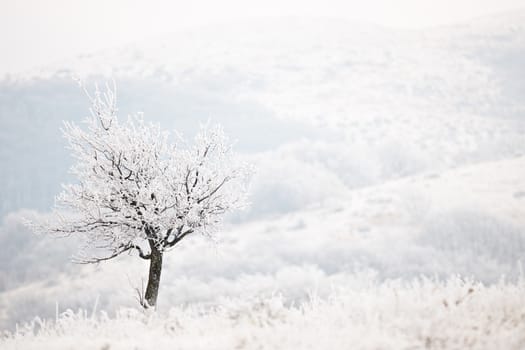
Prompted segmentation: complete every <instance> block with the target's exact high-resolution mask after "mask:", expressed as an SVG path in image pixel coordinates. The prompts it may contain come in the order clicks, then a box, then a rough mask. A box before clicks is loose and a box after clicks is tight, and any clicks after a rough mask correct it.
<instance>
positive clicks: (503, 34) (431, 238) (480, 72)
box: [0, 11, 525, 349]
mask: <svg viewBox="0 0 525 350" xmlns="http://www.w3.org/2000/svg"><path fill="white" fill-rule="evenodd" d="M524 18H525V14H524V13H523V12H519V11H517V12H515V13H512V14H507V15H501V16H495V17H491V18H486V19H483V20H478V21H473V22H470V23H465V24H464V25H459V26H454V27H445V28H433V29H428V30H423V31H416V32H413V31H394V30H388V29H384V28H379V27H372V26H366V25H355V24H353V23H350V22H344V21H328V20H312V21H308V22H301V21H296V22H293V23H291V24H290V23H285V22H283V21H279V20H276V21H274V22H270V23H269V22H254V23H251V24H249V25H246V24H243V25H242V26H240V25H232V26H230V27H220V28H218V27H212V28H204V29H202V31H200V32H192V33H183V34H173V35H168V36H166V37H163V38H159V39H155V40H149V41H148V42H144V43H136V44H133V45H129V46H128V47H125V48H117V49H112V50H106V51H104V52H99V53H95V54H93V55H89V56H84V57H80V58H77V59H75V60H70V61H66V62H62V63H60V64H57V66H55V67H47V68H45V69H42V70H41V71H38V72H28V73H27V75H26V76H20V77H16V78H11V79H12V80H10V81H5V82H3V83H2V84H1V90H0V91H1V92H2V94H0V101H2V102H3V103H2V104H0V105H2V108H3V109H2V110H0V116H1V118H0V122H1V123H2V126H3V128H2V129H3V130H5V131H4V132H3V134H0V135H1V136H2V142H3V143H4V142H5V144H6V145H13V147H20V148H22V149H28V150H29V151H27V152H26V153H25V154H27V155H26V156H25V157H27V159H26V158H24V159H22V160H21V161H20V163H17V162H18V160H13V159H12V156H11V153H9V152H8V151H4V150H2V152H4V153H5V154H4V153H0V155H1V158H0V164H11V165H12V166H11V167H8V168H6V170H5V172H2V173H0V176H3V177H2V181H1V182H0V183H1V184H2V185H1V186H4V187H3V188H2V187H0V188H1V191H2V193H3V194H5V195H3V196H4V197H5V198H8V200H7V201H6V202H5V203H3V204H2V205H3V207H2V209H3V213H8V212H10V213H9V214H7V215H6V216H5V217H4V221H3V223H2V225H1V226H0V244H1V245H2V247H7V248H6V249H3V251H2V254H0V263H2V266H5V268H1V269H0V328H1V329H7V330H10V331H14V332H15V333H12V334H11V335H9V336H7V335H6V336H4V337H2V338H1V339H0V347H1V348H6V349H9V348H17V349H26V348H34V347H37V346H38V347H39V348H40V347H44V348H46V347H49V348H57V349H60V348H70V347H75V348H79V349H81V348H82V347H85V348H101V349H103V348H110V349H120V348H122V349H126V348H130V347H136V348H139V349H140V348H150V347H151V344H152V342H155V345H156V346H158V347H159V349H163V348H168V347H169V348H173V347H179V348H182V349H184V348H192V349H195V348H197V349H198V348H217V349H222V348H228V349H231V348H235V347H238V348H243V347H244V348H257V347H261V348H316V349H319V348H363V349H377V348H387V349H410V348H414V349H419V348H437V349H440V348H442V349H463V348H473V349H495V348H505V349H520V348H523V347H524V346H525V340H524V338H523V334H524V332H523V331H524V329H523V325H524V324H525V320H524V316H523V315H524V314H525V310H524V309H523V305H525V303H524V302H523V295H524V294H523V288H524V285H523V274H522V264H523V261H524V258H525V235H524V232H525V231H524V229H525V206H524V205H523V201H525V196H524V193H525V176H523V175H524V174H525V156H524V155H525V138H524V136H525V120H524V119H523V116H524V114H523V113H524V112H525V104H524V103H523V101H525V99H524V98H525V88H524V87H525V85H523V80H522V79H521V76H522V75H521V71H522V62H524V59H525V54H524V52H525V51H524V49H523V48H524V46H523V43H524V38H525V28H524V26H523V23H525V22H524V20H523V19H524ZM71 73H76V74H79V75H81V76H84V77H86V78H87V80H88V81H92V80H95V79H101V76H109V75H113V76H115V77H116V79H117V83H118V84H119V104H120V105H121V106H122V111H121V113H122V114H123V115H125V114H126V113H131V112H136V111H144V115H145V118H146V119H147V120H151V121H154V122H160V123H161V126H162V127H163V129H164V128H165V129H168V130H169V129H170V128H175V129H177V130H180V131H182V132H184V133H185V134H187V135H190V136H191V135H193V134H194V132H195V130H196V126H197V125H198V124H199V122H203V121H206V120H208V119H212V121H213V122H218V123H221V124H223V125H224V129H225V132H226V133H227V134H229V135H230V136H232V138H234V139H237V140H238V142H237V143H236V145H235V146H236V149H238V150H240V151H241V152H242V154H243V157H244V158H246V159H247V160H249V161H250V162H255V163H256V164H257V168H258V172H257V174H256V175H255V177H254V181H253V183H252V186H251V190H252V191H251V192H252V195H251V197H250V201H251V202H252V205H251V207H250V209H248V210H246V211H244V212H241V213H237V214H232V215H231V216H230V217H229V218H228V220H227V223H226V225H225V227H224V228H223V229H222V232H220V235H218V236H217V237H218V239H219V242H218V243H217V244H216V245H215V244H210V242H207V241H206V240H204V239H201V238H197V237H196V238H192V239H190V240H187V241H185V242H182V243H181V245H180V246H178V247H177V249H175V250H174V251H172V252H170V254H168V256H167V257H166V260H165V263H166V266H165V269H164V271H163V276H162V282H161V287H160V294H159V303H158V305H159V312H158V313H157V314H155V315H143V314H142V313H141V312H139V311H137V309H136V306H137V301H136V300H135V291H134V288H137V287H138V288H140V286H141V284H142V283H143V281H142V280H141V279H142V278H143V277H144V276H146V268H147V267H146V266H145V265H144V264H143V263H142V261H140V260H139V259H137V258H136V257H133V256H122V257H121V258H119V259H118V260H116V261H113V262H110V263H107V264H102V265H98V266H85V267H80V266H74V265H73V266H72V265H70V264H68V258H69V256H70V255H71V254H73V253H74V252H75V248H74V243H75V242H71V241H68V240H61V241H52V240H49V239H48V240H45V239H41V238H40V237H33V236H31V235H29V233H28V232H27V228H25V227H23V226H22V225H21V223H22V219H21V218H22V217H28V216H31V215H37V216H40V215H41V216H46V215H47V214H45V211H46V210H47V208H48V207H49V205H50V201H51V198H52V195H53V194H56V193H57V192H58V190H57V188H58V183H59V182H60V181H63V182H65V180H67V176H66V175H65V169H67V167H68V166H69V161H68V158H67V157H66V156H65V155H64V153H60V152H62V151H61V150H62V147H63V145H61V144H59V143H58V141H55V140H56V139H58V137H59V136H58V135H55V134H54V130H55V129H57V130H58V127H59V126H60V124H59V121H60V119H71V118H75V116H77V115H78V117H79V118H80V117H81V116H83V115H85V110H86V106H84V105H82V103H81V102H79V101H82V96H81V93H79V92H77V91H75V90H74V89H75V87H74V86H73V84H71V83H70V81H69V80H64V77H67V78H68V79H69V74H71ZM15 97H16V98H15ZM8 116H10V117H9V118H8ZM148 118H151V119H148ZM19 130H28V134H29V136H30V137H27V136H24V137H26V138H28V139H29V140H30V141H23V140H22V141H16V137H17V136H18V135H19V134H20V131H19ZM48 130H50V131H48ZM20 139H22V138H20ZM15 145H16V146H15ZM18 145H19V146H18ZM24 147H26V148H24ZM31 147H33V148H31ZM8 149H9V148H6V150H8ZM42 150H45V152H44V151H42ZM53 150H60V151H53ZM46 152H47V153H50V154H46ZM54 152H56V153H54ZM51 155H52V156H51ZM26 160H28V161H26ZM50 164H51V165H52V166H51V165H50ZM35 172H38V173H39V174H41V175H40V176H39V177H38V179H35V180H34V181H33V182H29V180H28V178H27V176H29V175H27V174H31V173H35ZM26 183H31V184H32V185H31V186H26V185H25V184H26ZM46 191H47V192H46ZM24 207H27V208H31V209H34V210H38V211H39V212H38V213H37V212H34V211H33V212H32V211H28V210H22V211H20V212H16V211H15V210H18V209H21V208H24ZM12 237H17V238H16V241H15V240H13V239H12ZM470 290H472V292H469V291H470ZM57 303H58V310H59V313H61V312H63V311H64V312H65V313H64V314H62V315H61V316H59V318H58V322H57V323H56V324H54V323H53V320H54V319H55V317H56V316H55V313H56V306H57ZM94 304H97V308H96V310H103V311H104V312H107V316H105V314H104V313H102V312H101V311H95V312H94V316H93V317H92V316H91V312H92V310H93V308H94V307H93V305H94ZM130 308H131V309H130ZM67 309H72V310H78V309H81V310H89V311H79V312H78V313H77V312H76V311H75V312H71V311H67V312H66V310H67ZM36 315H39V317H41V319H43V320H44V319H45V320H46V321H42V322H34V323H33V324H32V325H31V326H29V329H25V328H24V326H22V324H23V323H24V322H27V321H31V320H32V319H33V318H34V317H35V316H36ZM15 323H18V324H19V326H18V329H19V331H18V333H17V332H16V331H15ZM157 344H158V345H157Z"/></svg>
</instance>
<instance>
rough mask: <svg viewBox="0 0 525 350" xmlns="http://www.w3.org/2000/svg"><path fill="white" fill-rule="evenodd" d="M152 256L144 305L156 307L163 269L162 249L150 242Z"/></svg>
mask: <svg viewBox="0 0 525 350" xmlns="http://www.w3.org/2000/svg"><path fill="white" fill-rule="evenodd" d="M150 246H151V256H150V265H149V275H148V286H147V287H146V294H145V296H144V305H143V306H144V307H145V308H149V307H155V306H156V305H157V296H158V295H159V285H160V273H161V271H162V251H160V250H159V249H158V248H157V247H155V245H154V244H152V243H150Z"/></svg>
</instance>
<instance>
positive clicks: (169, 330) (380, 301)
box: [2, 277, 525, 350]
mask: <svg viewBox="0 0 525 350" xmlns="http://www.w3.org/2000/svg"><path fill="white" fill-rule="evenodd" d="M523 293H525V286H524V285H523V281H522V282H520V283H519V284H517V285H505V284H497V285H493V286H490V287H487V286H484V285H482V284H478V283H473V282H469V281H462V280H460V279H457V278H456V279H451V280H449V281H447V282H446V283H435V282H431V281H429V280H425V279H422V280H418V281H414V282H412V283H406V282H405V283H402V282H400V281H393V282H388V283H382V284H378V283H374V282H372V281H371V280H370V279H369V278H368V277H363V279H362V280H358V279H355V280H353V281H352V287H350V288H348V287H347V288H339V289H338V290H337V291H335V292H333V293H332V294H331V297H330V298H329V299H325V298H323V299H319V298H317V297H315V296H313V297H312V298H311V299H310V300H309V301H307V302H304V303H301V304H298V305H292V306H286V305H285V304H284V302H283V300H282V298H280V297H278V296H274V297H272V298H266V299H259V300H249V301H248V300H240V301H239V300H235V299H233V300H232V299H230V300H223V302H222V303H221V305H220V306H217V307H213V308H204V307H195V306H189V307H186V308H180V307H179V308H174V309H172V310H171V311H170V313H169V315H166V316H159V315H146V314H144V313H142V312H140V311H137V310H136V309H122V310H120V311H119V312H118V313H117V315H116V316H115V317H111V318H110V317H108V316H107V314H105V313H99V312H97V311H96V310H93V311H90V312H82V311H79V312H73V311H68V312H64V313H62V314H60V315H57V317H56V319H55V322H50V321H47V322H46V321H43V320H40V319H36V320H35V321H33V323H31V324H28V325H27V326H26V327H23V328H19V329H18V330H17V332H16V333H14V334H10V335H9V336H7V337H5V338H4V340H3V341H2V349H5V350H9V349H36V348H39V349H57V350H58V349H79V350H83V349H123V350H124V349H130V348H133V349H151V347H152V346H154V347H155V348H156V349H391V350H395V349H508V350H512V349H516V350H517V349H523V347H524V346H525V305H524V303H523Z"/></svg>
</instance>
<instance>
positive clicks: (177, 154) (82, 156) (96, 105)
mask: <svg viewBox="0 0 525 350" xmlns="http://www.w3.org/2000/svg"><path fill="white" fill-rule="evenodd" d="M86 93H87V92H86ZM87 95H88V97H89V99H90V101H91V116H90V117H88V118H87V119H86V120H85V123H86V125H85V127H84V128H81V127H80V126H78V125H76V124H74V123H70V122H64V128H63V129H62V131H63V134H64V136H65V138H66V139H67V141H68V143H69V146H70V149H71V152H72V155H73V157H74V158H75V160H76V163H75V164H74V165H73V167H72V169H71V172H72V174H73V175H74V176H75V177H76V179H77V180H78V181H77V182H76V183H74V184H69V185H64V186H63V191H62V193H60V194H59V195H58V196H57V198H56V204H55V209H54V212H55V216H54V219H53V220H51V221H48V222H46V223H40V224H38V225H35V227H36V228H38V229H40V230H41V231H44V232H46V233H53V234H58V235H81V237H82V242H83V244H82V246H81V249H80V252H79V255H78V257H77V260H78V261H80V262H83V263H95V262H100V261H104V260H109V259H112V258H115V257H117V256H119V255H120V254H122V253H125V252H129V253H132V252H133V253H132V254H134V255H135V254H136V255H137V256H138V257H140V258H142V259H145V260H149V264H150V268H149V276H148V283H147V287H146V291H145V295H143V296H142V297H143V298H142V304H143V306H144V307H151V306H155V305H156V301H157V295H158V290H159V283H160V276H161V271H162V259H163V255H164V253H166V252H168V251H169V250H171V249H172V248H173V247H174V246H175V245H176V244H177V243H179V242H180V241H181V240H182V239H183V238H185V237H187V236H189V235H191V234H197V233H199V234H203V235H206V236H209V237H212V235H213V234H214V232H215V231H217V228H218V224H220V222H221V218H222V217H223V216H224V214H225V213H227V212H229V211H231V210H232V209H236V208H239V207H241V206H243V205H244V202H245V194H246V184H247V179H248V177H249V174H250V166H249V165H247V164H245V163H242V162H240V161H239V160H237V159H236V157H235V155H234V153H233V152H232V144H231V143H230V142H229V140H228V138H227V137H226V136H225V134H224V133H223V131H222V129H221V128H220V127H214V128H210V127H208V126H202V127H201V130H200V132H199V133H198V134H197V136H196V137H195V140H194V142H193V143H192V144H188V143H187V142H185V141H184V140H183V138H182V137H180V136H176V137H175V138H174V140H173V141H170V138H169V135H168V133H166V132H163V131H161V130H160V127H159V125H156V124H151V123H146V122H145V121H144V120H143V117H142V115H136V116H130V117H128V118H127V120H126V121H124V122H121V121H120V120H119V119H118V118H117V108H116V94H115V88H114V87H113V88H109V87H107V89H106V91H105V92H103V93H102V92H100V91H99V90H98V89H97V90H96V91H95V93H94V95H93V96H91V95H89V93H87Z"/></svg>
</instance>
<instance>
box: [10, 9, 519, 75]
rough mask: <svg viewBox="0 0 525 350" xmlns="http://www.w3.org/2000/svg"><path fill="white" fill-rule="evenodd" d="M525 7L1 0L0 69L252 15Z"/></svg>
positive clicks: (382, 17) (445, 19) (395, 18)
mask: <svg viewBox="0 0 525 350" xmlns="http://www.w3.org/2000/svg"><path fill="white" fill-rule="evenodd" d="M522 7H525V0H321V1H310V0H261V1H250V0H185V1H179V0H172V1H169V0H84V1H81V0H0V54H1V55H0V75H3V74H5V73H16V72H19V71H23V70H25V69H29V68H32V67H37V66H41V65H45V64H47V63H50V62H53V61H56V60H59V59H63V58H66V57H71V56H75V55H78V54H81V53H86V52H91V51H95V50H97V49H101V48H105V47H111V46H116V45H119V44H123V43H126V42H130V41H133V40H135V39H139V38H144V37H148V36H152V35H156V34H161V33H165V32H170V31H176V30H179V29H181V28H188V27H192V26H198V25H202V24H210V23H220V22H227V21H232V20H236V19H246V18H249V17H275V16H298V17H302V16H310V17H312V16H317V17H322V16H330V17H341V18H348V19H359V20H361V21H369V22H374V23H378V24H382V25H387V26H394V27H409V28H418V27H424V26H429V25H440V24H450V23H454V22H459V21H462V20H466V19H470V18H473V17H478V16H481V15H485V14H490V13H495V12H500V11H506V10H511V9H516V8H522Z"/></svg>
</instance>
